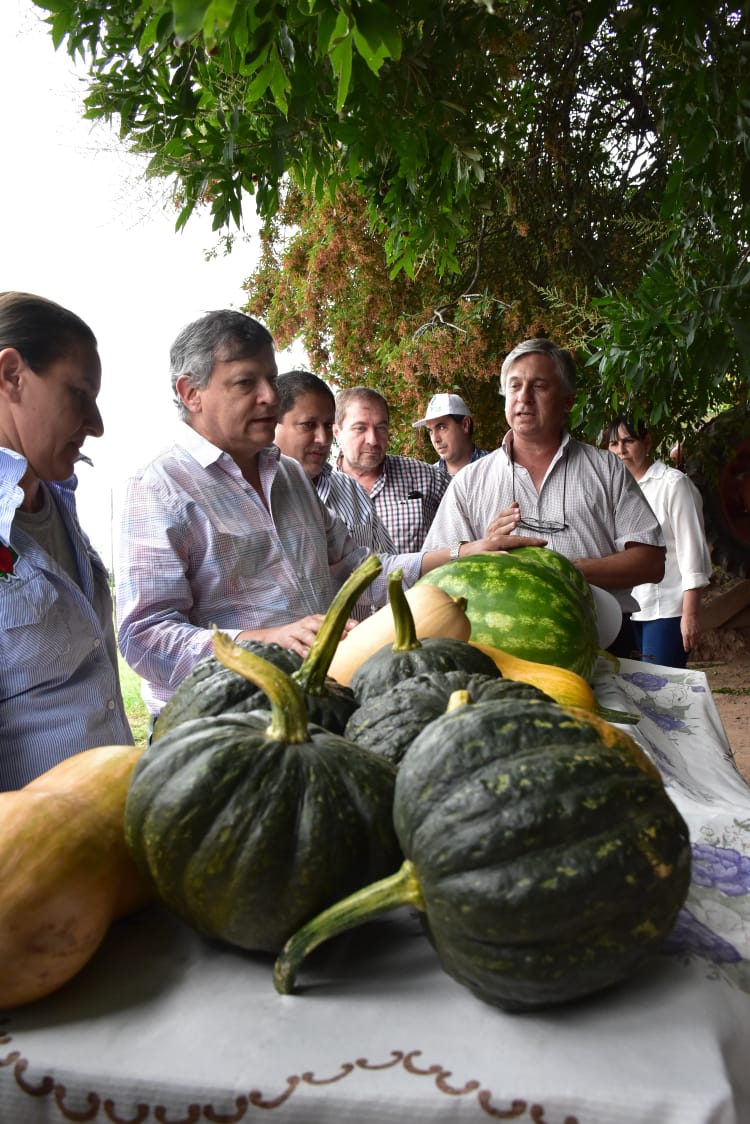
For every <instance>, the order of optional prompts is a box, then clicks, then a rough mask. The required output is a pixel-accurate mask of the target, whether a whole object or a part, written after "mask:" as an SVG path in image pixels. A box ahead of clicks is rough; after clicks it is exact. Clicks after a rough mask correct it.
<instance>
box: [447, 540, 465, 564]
mask: <svg viewBox="0 0 750 1124" xmlns="http://www.w3.org/2000/svg"><path fill="white" fill-rule="evenodd" d="M467 542H468V540H467V539H458V540H457V541H456V542H454V543H452V544H451V553H450V560H451V562H455V561H456V559H457V558H459V557H460V556H461V547H462V546H466V543H467Z"/></svg>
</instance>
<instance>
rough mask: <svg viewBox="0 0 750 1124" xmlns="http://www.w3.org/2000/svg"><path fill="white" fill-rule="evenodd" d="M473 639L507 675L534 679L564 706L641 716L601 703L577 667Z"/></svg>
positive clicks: (621, 718) (619, 718)
mask: <svg viewBox="0 0 750 1124" xmlns="http://www.w3.org/2000/svg"><path fill="white" fill-rule="evenodd" d="M469 643H470V644H471V645H472V647H474V648H479V650H480V651H482V652H484V653H485V655H487V656H489V657H490V659H491V660H493V661H494V663H495V666H496V667H497V668H499V670H500V672H501V674H502V676H503V678H504V679H514V680H516V681H517V682H520V683H531V685H532V686H533V687H538V688H539V690H540V691H544V692H545V694H547V695H549V696H550V698H551V699H554V700H555V702H556V703H559V705H560V706H564V707H575V708H577V709H579V710H585V711H587V712H588V713H589V714H596V715H598V716H599V717H600V718H602V719H605V720H606V721H608V722H621V723H625V724H630V725H634V724H635V723H637V722H638V720H639V718H640V715H639V714H630V713H628V712H626V711H619V710H610V709H608V708H607V707H603V706H600V704H599V703H598V701H597V698H596V695H595V694H594V691H593V689H592V687H591V685H590V684H589V683H588V682H587V681H586V680H585V679H584V678H583V676H581V675H578V673H577V672H575V671H570V670H569V669H568V668H566V667H557V666H556V665H555V664H548V663H536V662H534V661H533V660H524V659H521V658H520V656H513V655H511V654H510V652H504V651H503V650H502V648H494V647H492V646H491V645H490V644H480V643H479V642H478V641H476V640H470V641H469Z"/></svg>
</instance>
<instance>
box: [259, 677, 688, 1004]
mask: <svg viewBox="0 0 750 1124" xmlns="http://www.w3.org/2000/svg"><path fill="white" fill-rule="evenodd" d="M457 694H458V695H459V696H460V695H461V693H460V692H459V693H457ZM464 698H465V696H464ZM454 701H462V700H461V699H460V698H459V699H458V700H456V696H454V697H453V699H452V706H453V703H454ZM394 822H395V824H396V831H397V834H398V837H399V841H400V843H401V846H402V848H403V851H404V854H405V856H406V861H405V863H404V864H403V866H402V868H401V870H400V871H399V872H398V873H397V874H395V875H393V876H392V877H390V878H386V879H384V880H382V881H380V882H378V883H376V884H374V885H373V886H371V887H368V888H366V889H364V890H362V891H360V892H359V893H358V894H354V895H352V896H351V897H350V898H348V899H346V900H345V901H344V902H341V903H338V904H337V905H335V906H333V907H332V908H331V909H329V910H328V911H326V912H325V913H323V914H322V915H321V916H320V917H318V918H316V919H314V920H313V921H311V922H309V923H308V925H306V926H305V927H304V928H303V929H301V930H300V932H299V933H297V934H295V936H294V937H292V938H291V939H290V941H289V942H288V943H287V945H286V946H285V948H284V950H283V951H282V954H281V956H280V957H279V958H278V960H277V963H276V967H275V982H276V986H277V988H278V989H279V990H280V991H282V992H287V991H290V990H292V989H293V987H294V978H295V973H296V970H297V968H298V967H299V965H300V963H301V961H302V959H303V958H304V956H305V955H306V954H307V953H308V952H309V951H311V950H312V949H313V948H314V947H315V946H316V945H318V944H319V943H320V942H321V941H322V940H325V939H327V938H328V937H330V936H332V935H333V934H335V933H337V932H340V931H343V929H346V928H350V927H351V926H352V925H356V924H358V923H359V922H360V921H363V920H366V919H369V918H372V917H375V916H377V915H378V914H380V913H383V912H385V911H386V910H389V909H393V908H394V907H395V906H398V905H410V906H415V907H416V908H417V909H418V910H419V911H420V914H421V916H422V919H423V921H424V925H425V929H426V931H427V934H428V936H429V938H430V940H431V941H432V942H433V944H434V946H435V949H436V951H437V955H438V957H439V960H440V963H441V965H442V967H443V968H444V970H445V971H446V972H447V973H448V974H449V975H450V976H452V977H453V978H454V979H456V980H457V981H458V982H459V983H461V984H463V985H464V986H466V987H467V988H469V989H470V990H471V991H472V992H473V993H474V994H475V995H476V996H478V997H479V998H480V999H482V1000H484V1001H486V1002H488V1003H491V1004H494V1005H496V1006H498V1007H502V1008H504V1009H506V1010H508V1011H526V1010H534V1009H537V1008H543V1007H547V1006H550V1005H552V1004H557V1003H564V1002H568V1001H572V1000H575V999H579V998H580V997H582V996H585V995H588V994H590V993H592V992H597V991H600V990H602V989H603V988H607V987H610V986H611V985H613V984H616V983H618V982H619V981H621V980H622V979H624V978H625V977H626V976H628V975H629V974H630V973H631V972H632V971H634V970H635V968H636V967H637V966H638V964H639V963H640V962H641V961H642V960H643V959H644V958H645V957H646V956H647V955H648V954H649V953H650V952H651V951H653V950H655V949H657V948H658V947H659V945H660V944H661V943H662V941H663V940H664V938H665V937H666V936H667V935H668V934H669V932H670V930H671V928H672V926H673V924H674V922H675V919H676V917H677V913H678V911H679V909H680V907H681V905H682V903H683V901H684V899H685V896H686V894H687V890H688V885H689V881H690V839H689V835H688V829H687V826H686V824H685V823H684V821H683V819H682V817H681V816H680V813H679V812H678V810H677V809H676V808H675V806H674V804H673V803H672V802H671V800H670V799H669V797H668V796H667V793H666V791H665V789H664V786H663V784H662V781H661V778H660V776H659V773H658V771H657V770H656V769H655V767H654V766H653V765H652V764H651V762H650V760H649V759H648V757H647V756H646V755H645V754H644V753H643V752H642V750H641V749H640V748H639V747H638V746H637V745H636V744H635V742H633V741H632V739H631V738H629V737H628V736H627V735H626V734H625V733H623V732H622V731H620V730H618V729H617V728H616V727H615V726H611V725H610V724H609V723H607V722H604V721H603V720H602V719H599V718H597V717H595V716H593V715H590V714H587V713H586V712H584V711H580V710H566V709H564V708H562V707H560V706H558V705H557V704H554V703H546V702H535V701H523V702H516V701H510V702H486V703H478V704H476V705H469V706H466V705H459V706H453V708H452V709H450V711H449V712H448V713H447V714H445V715H444V716H443V717H441V718H439V719H437V720H436V721H435V722H432V723H430V725H428V726H427V727H426V728H425V729H424V730H423V732H422V733H421V734H420V735H419V736H418V737H417V738H416V740H415V741H414V742H413V743H412V745H411V746H410V748H409V750H408V751H407V753H406V755H405V757H404V759H403V761H402V762H401V766H400V769H399V772H398V776H397V780H396V796H395V801H394Z"/></svg>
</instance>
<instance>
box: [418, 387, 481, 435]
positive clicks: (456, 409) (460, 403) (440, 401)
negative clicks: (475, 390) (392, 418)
mask: <svg viewBox="0 0 750 1124" xmlns="http://www.w3.org/2000/svg"><path fill="white" fill-rule="evenodd" d="M446 414H460V415H461V416H462V417H465V418H470V417H471V410H470V409H469V407H468V406H467V405H466V403H465V402H464V400H463V398H462V397H461V396H460V395H459V394H433V396H432V398H431V399H430V404H429V406H428V407H427V413H426V414H425V416H424V417H423V418H420V420H419V421H416V422H412V429H418V428H419V426H420V425H427V422H428V421H430V420H431V419H432V418H444V417H445V416H446Z"/></svg>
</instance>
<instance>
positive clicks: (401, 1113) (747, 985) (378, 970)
mask: <svg viewBox="0 0 750 1124" xmlns="http://www.w3.org/2000/svg"><path fill="white" fill-rule="evenodd" d="M597 694H598V696H599V698H600V699H601V701H602V702H604V703H605V704H606V705H609V706H615V707H618V708H619V709H627V710H631V711H632V710H637V711H639V712H640V713H641V714H642V718H641V721H640V722H639V724H638V727H637V730H635V731H634V728H632V727H628V729H629V730H630V732H631V733H632V732H635V734H636V736H637V737H638V739H639V740H640V741H641V743H642V744H643V745H644V746H645V748H646V749H647V750H648V752H649V753H650V755H651V756H652V758H653V759H654V761H655V762H656V763H657V764H658V766H659V768H660V769H661V770H662V772H663V775H664V777H665V779H666V781H667V784H668V787H669V792H670V795H671V796H672V798H673V799H674V800H675V802H676V803H677V804H678V805H679V807H680V809H681V811H682V813H683V815H684V816H685V818H686V820H687V822H688V824H689V826H690V831H691V838H692V842H693V847H694V876H693V884H692V887H691V891H690V895H689V897H688V901H687V903H686V907H685V909H684V910H683V911H682V914H681V916H680V920H679V923H678V925H677V927H676V929H675V932H674V934H673V937H672V938H671V939H670V942H669V946H668V948H667V950H665V952H664V953H663V954H660V955H655V956H654V957H653V958H652V959H651V960H650V961H649V962H648V964H647V965H646V966H645V967H644V968H643V970H642V971H640V972H639V973H638V974H637V975H636V976H634V977H633V978H631V979H630V980H629V981H627V983H626V984H624V985H623V986H621V987H620V988H618V989H617V990H614V991H611V992H609V993H607V994H603V995H600V996H597V997H595V998H592V999H590V1000H587V1001H585V1002H583V1003H580V1004H578V1005H575V1006H568V1007H561V1008H559V1009H556V1010H550V1011H548V1012H545V1013H543V1014H535V1015H510V1014H505V1013H503V1012H502V1011H499V1010H497V1009H495V1008H493V1007H490V1006H488V1005H486V1004H484V1003H481V1002H480V1001H479V1000H477V999H475V998H474V997H473V996H472V995H471V994H470V993H469V992H468V991H466V990H465V989H464V988H462V987H460V986H459V985H458V984H456V983H454V982H453V981H452V980H451V979H449V978H448V977H447V976H445V974H444V973H443V972H442V971H441V969H440V968H439V966H438V964H437V960H436V958H435V955H434V952H433V950H432V948H431V946H430V945H429V943H428V942H427V940H426V939H425V938H424V936H423V935H422V932H421V929H420V927H419V924H418V922H417V920H416V918H415V916H414V915H413V914H412V913H410V912H409V911H406V910H402V911H397V912H395V913H393V914H391V915H389V916H388V917H387V918H386V919H384V920H381V921H379V922H374V923H372V924H371V925H369V926H366V927H364V928H362V929H360V930H358V931H356V932H353V933H351V934H347V935H345V936H343V937H342V938H340V939H339V940H338V941H336V942H332V943H330V944H329V945H326V946H323V947H322V948H321V949H319V950H318V952H317V953H316V954H314V956H313V957H311V958H310V959H309V960H308V961H307V962H306V963H305V965H304V967H303V970H302V972H301V973H300V976H299V982H300V984H301V985H303V987H304V990H303V992H302V993H301V994H299V995H295V996H279V995H277V994H276V992H275V991H274V988H273V982H272V978H271V968H272V960H271V958H270V957H254V956H248V955H243V954H241V953H239V952H237V951H236V950H233V949H230V948H225V947H221V946H219V945H214V944H210V943H208V942H205V941H203V940H202V939H201V938H199V937H197V936H196V935H195V934H193V933H192V932H191V931H190V930H189V929H188V928H186V927H185V926H183V925H182V924H181V923H179V922H178V921H176V920H174V919H173V918H172V917H170V915H169V914H167V913H166V912H165V911H162V910H159V909H156V908H154V909H149V910H145V911H143V912H142V913H140V914H137V915H135V916H133V917H131V918H128V919H127V920H125V921H122V922H120V923H118V924H117V925H115V926H113V928H112V930H111V931H110V934H109V936H108V937H107V940H106V941H105V943H104V945H103V946H102V947H101V949H100V950H99V952H98V953H97V955H96V956H95V957H94V959H93V960H92V961H91V963H90V964H89V965H88V966H87V967H86V968H85V969H84V970H83V971H82V972H81V973H80V974H79V976H78V977H76V979H75V980H73V981H71V982H70V983H69V984H68V985H67V986H66V987H65V988H63V989H62V990H61V991H59V992H57V993H56V994H55V995H53V996H50V997H49V998H47V999H45V1000H43V1001H41V1002H39V1003H36V1004H32V1005H31V1006H29V1007H25V1008H22V1009H20V1010H17V1011H12V1012H6V1013H0V1124H27V1122H28V1124H37V1122H40V1121H50V1122H51V1121H54V1122H59V1121H70V1120H75V1121H96V1122H99V1121H106V1122H112V1124H124V1122H128V1124H136V1122H137V1124H142V1122H149V1124H151V1122H157V1121H158V1122H160V1124H177V1122H180V1124H194V1122H199V1121H200V1122H203V1121H213V1122H224V1124H229V1122H235V1121H237V1122H244V1124H253V1122H257V1121H258V1120H264V1121H265V1120H267V1121H268V1122H269V1124H299V1122H305V1124H328V1122H336V1124H344V1122H346V1124H355V1122H356V1124H360V1122H363V1124H369V1122H372V1124H388V1122H391V1121H399V1122H400V1121H404V1122H406V1121H409V1122H410V1124H412V1122H422V1121H424V1122H426V1121H446V1122H447V1121H450V1122H454V1121H455V1122H463V1121H477V1122H479V1121H490V1120H498V1119H501V1120H509V1119H512V1120H520V1121H525V1122H529V1124H574V1122H577V1124H624V1122H628V1124H630V1122H636V1121H637V1122H645V1121H649V1122H653V1124H709V1122H710V1124H735V1122H737V1124H750V788H748V786H747V785H746V784H745V782H744V781H743V780H742V778H741V777H740V775H739V774H738V773H737V771H736V769H735V767H734V764H733V762H732V760H731V754H730V752H729V747H728V744H727V741H726V737H725V734H724V731H723V729H722V727H721V722H720V720H719V717H718V714H717V712H716V708H715V705H714V702H713V699H712V698H711V694H710V691H709V689H708V686H707V683H706V678H705V676H704V675H703V674H702V673H701V672H696V671H688V672H675V671H673V670H671V669H666V668H659V667H653V666H650V665H646V664H641V663H634V662H632V661H622V666H621V671H620V674H619V675H614V674H613V673H612V672H611V671H610V670H608V669H607V667H606V666H604V667H603V669H602V673H601V676H600V679H599V682H598V683H597ZM1 970H2V966H1V965H0V971H1Z"/></svg>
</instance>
